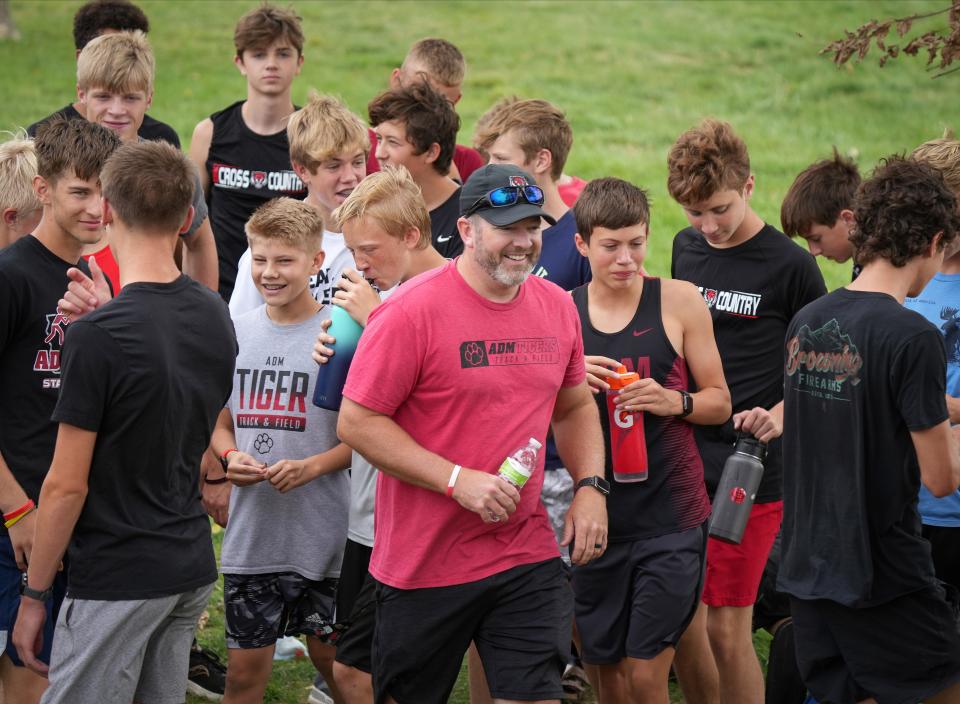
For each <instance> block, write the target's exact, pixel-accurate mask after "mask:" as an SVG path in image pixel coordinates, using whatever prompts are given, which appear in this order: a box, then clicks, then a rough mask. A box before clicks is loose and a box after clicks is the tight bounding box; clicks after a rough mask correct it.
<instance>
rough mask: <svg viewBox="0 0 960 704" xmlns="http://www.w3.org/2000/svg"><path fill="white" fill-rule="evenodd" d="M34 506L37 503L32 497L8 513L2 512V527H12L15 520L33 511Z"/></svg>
mask: <svg viewBox="0 0 960 704" xmlns="http://www.w3.org/2000/svg"><path fill="white" fill-rule="evenodd" d="M36 507H37V505H36V504H35V503H33V499H27V503H25V504H24V505H23V506H21V507H20V508H15V509H14V510H12V511H10V513H5V514H3V527H4V528H11V527H13V526H14V525H16V523H17V521H19V520H20V519H21V518H23V517H24V516H26V515H27V514H28V513H30V512H31V511H33V510H34V509H35V508H36Z"/></svg>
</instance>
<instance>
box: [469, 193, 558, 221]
mask: <svg viewBox="0 0 960 704" xmlns="http://www.w3.org/2000/svg"><path fill="white" fill-rule="evenodd" d="M521 198H523V200H525V201H526V202H527V203H529V204H530V205H543V190H541V188H540V187H539V186H502V187H501V188H495V189H494V190H492V191H490V192H489V193H487V194H486V195H485V196H484V197H483V198H480V199H479V200H478V201H477V202H476V203H474V204H473V205H471V206H470V207H469V208H467V211H466V212H465V213H464V214H463V217H465V218H468V217H470V216H471V215H473V214H474V213H475V212H477V211H478V210H480V208H482V207H484V206H487V207H490V208H505V207H507V206H509V205H516V204H517V203H518V202H519V201H520V199H521Z"/></svg>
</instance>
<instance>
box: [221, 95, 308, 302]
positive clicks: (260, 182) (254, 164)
mask: <svg viewBox="0 0 960 704" xmlns="http://www.w3.org/2000/svg"><path fill="white" fill-rule="evenodd" d="M244 102H245V101H243V100H241V101H239V102H236V103H234V104H233V105H231V106H230V107H228V108H224V109H223V110H221V111H220V112H215V113H214V114H213V115H211V116H210V120H211V121H212V122H213V137H212V138H211V140H210V151H209V152H208V154H207V164H206V168H207V175H208V176H209V177H210V198H209V201H208V202H209V205H210V225H211V227H212V228H213V236H214V238H215V239H216V241H217V258H218V259H219V263H220V295H221V296H223V297H224V299H225V300H227V301H229V300H230V294H231V293H233V285H234V282H235V281H236V278H237V262H238V261H240V256H241V255H242V254H243V253H244V251H246V249H247V235H246V233H245V232H244V229H243V227H244V225H245V224H246V222H247V220H249V219H250V216H251V215H252V214H253V211H254V210H256V209H257V208H259V207H260V206H261V205H263V204H264V203H266V202H267V201H268V200H271V199H273V198H279V197H280V196H289V197H291V198H303V197H304V196H306V195H307V189H306V186H304V184H303V182H302V181H301V180H300V178H299V177H298V176H297V174H296V173H294V171H293V167H292V166H291V165H290V145H289V143H288V141H287V131H286V130H281V131H280V132H277V133H275V134H266V135H264V134H257V133H256V132H254V131H253V130H251V129H250V128H249V127H247V124H246V123H245V122H244V121H243V114H242V112H241V109H242V108H243V103H244Z"/></svg>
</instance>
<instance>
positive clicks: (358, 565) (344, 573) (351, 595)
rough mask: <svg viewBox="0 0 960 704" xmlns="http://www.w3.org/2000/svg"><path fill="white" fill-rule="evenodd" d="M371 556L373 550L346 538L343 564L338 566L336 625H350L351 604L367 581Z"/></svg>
mask: <svg viewBox="0 0 960 704" xmlns="http://www.w3.org/2000/svg"><path fill="white" fill-rule="evenodd" d="M371 554H373V548H371V547H367V546H366V545H363V544H362V543H357V542H355V541H353V540H350V539H349V538H347V543H346V545H344V547H343V564H342V565H341V566H340V583H339V584H337V623H342V624H344V625H347V624H349V623H350V614H351V613H352V612H353V602H354V600H356V598H357V596H358V595H359V594H360V590H361V589H363V585H364V583H365V582H366V579H367V574H368V572H367V570H369V569H370V555H371Z"/></svg>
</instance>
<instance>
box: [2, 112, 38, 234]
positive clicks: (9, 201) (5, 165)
mask: <svg viewBox="0 0 960 704" xmlns="http://www.w3.org/2000/svg"><path fill="white" fill-rule="evenodd" d="M36 175H37V153H36V151H34V148H33V140H32V139H29V138H28V137H27V134H26V132H22V131H21V132H17V133H16V134H14V135H13V137H12V138H11V139H8V140H7V141H6V142H3V143H2V144H0V211H2V210H6V209H7V208H13V209H14V210H16V211H17V219H18V220H20V219H22V218H24V217H25V216H27V215H29V214H30V213H34V212H36V211H37V210H39V209H40V208H41V207H42V206H41V204H40V199H39V198H37V194H36V193H35V192H34V190H33V177H34V176H36Z"/></svg>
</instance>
